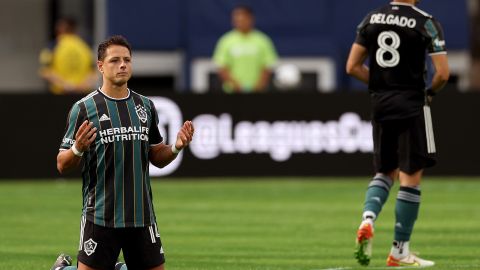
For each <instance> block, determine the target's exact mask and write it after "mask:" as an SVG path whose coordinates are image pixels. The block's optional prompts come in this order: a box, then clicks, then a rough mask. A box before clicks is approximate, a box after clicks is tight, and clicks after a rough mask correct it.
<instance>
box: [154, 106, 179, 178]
mask: <svg viewBox="0 0 480 270" xmlns="http://www.w3.org/2000/svg"><path fill="white" fill-rule="evenodd" d="M150 99H151V100H152V101H153V104H154V105H155V108H156V110H157V113H158V130H159V131H160V134H161V135H162V137H163V143H165V144H172V143H175V140H176V139H177V132H178V131H179V130H180V127H181V126H182V125H183V116H182V111H180V108H179V107H178V106H177V104H176V103H175V102H173V101H172V100H170V99H168V98H164V97H150ZM182 157H183V151H182V152H180V153H179V154H178V156H177V158H176V159H174V160H173V161H172V162H171V163H170V164H168V165H167V166H166V167H165V168H163V169H159V168H157V167H155V166H153V165H151V164H150V175H152V176H162V175H169V174H171V173H173V172H174V171H175V170H176V169H177V168H178V167H179V166H180V163H181V162H182Z"/></svg>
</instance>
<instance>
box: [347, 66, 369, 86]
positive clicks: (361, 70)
mask: <svg viewBox="0 0 480 270" xmlns="http://www.w3.org/2000/svg"><path fill="white" fill-rule="evenodd" d="M347 73H348V74H349V75H351V76H353V77H355V78H356V79H357V80H360V81H362V82H363V83H365V84H368V81H369V78H370V71H369V69H368V67H367V66H365V65H356V66H353V67H352V68H351V69H348V70H347Z"/></svg>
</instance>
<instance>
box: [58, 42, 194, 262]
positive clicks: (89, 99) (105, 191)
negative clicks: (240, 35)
mask: <svg viewBox="0 0 480 270" xmlns="http://www.w3.org/2000/svg"><path fill="white" fill-rule="evenodd" d="M131 61H132V55H131V48H130V45H129V44H128V42H127V40H126V39H125V38H123V37H121V36H113V37H110V38H109V39H107V40H106V41H104V42H102V43H101V44H100V45H99V47H98V61H97V67H98V70H99V71H100V73H102V76H103V85H102V87H101V88H99V89H97V90H95V91H93V92H92V93H91V94H89V95H88V96H86V97H84V98H83V99H81V100H80V101H78V102H76V103H75V104H74V105H73V107H72V109H71V111H70V113H69V116H68V120H67V130H66V134H65V136H64V138H63V141H62V144H61V146H60V152H59V154H58V156H57V168H58V170H59V171H60V172H61V173H63V172H65V171H68V170H71V169H74V168H76V167H78V166H79V165H80V164H81V162H82V160H83V161H84V166H83V170H82V177H83V211H82V220H81V232H80V245H79V252H78V269H79V270H91V269H98V270H111V269H114V267H115V264H116V260H117V258H118V255H119V253H120V250H122V251H123V255H124V258H125V261H126V263H127V265H128V267H129V269H145V270H147V269H152V270H163V269H164V262H165V259H164V253H163V248H162V243H161V241H160V234H159V233H158V228H157V225H156V218H155V212H154V208H153V203H152V199H153V198H152V190H151V186H150V178H149V172H148V167H149V163H150V162H151V163H153V164H154V165H155V166H157V167H164V166H166V165H168V164H169V163H170V162H171V161H172V160H174V159H175V157H176V156H177V154H178V152H179V151H181V150H182V149H183V148H185V147H186V146H187V145H188V144H189V143H190V142H191V140H192V137H193V133H194V128H193V124H192V122H191V121H186V122H185V123H184V124H183V126H182V127H181V128H180V131H179V132H178V134H177V138H176V141H175V143H174V144H173V145H171V146H170V145H166V144H165V143H164V141H163V138H162V136H161V134H160V132H159V130H158V126H157V125H158V116H157V111H156V109H155V106H154V104H153V102H152V101H151V100H149V99H148V98H146V97H144V96H142V95H140V94H137V93H135V92H134V91H132V90H130V89H129V88H128V87H127V82H128V80H129V79H130V77H131V74H132V69H131ZM62 256H63V255H61V256H60V257H59V259H58V260H57V262H56V264H55V265H54V268H56V269H62V268H63V267H65V266H67V267H70V268H71V266H69V265H70V264H71V263H69V262H68V261H69V258H68V256H63V257H62ZM67 269H69V268H67Z"/></svg>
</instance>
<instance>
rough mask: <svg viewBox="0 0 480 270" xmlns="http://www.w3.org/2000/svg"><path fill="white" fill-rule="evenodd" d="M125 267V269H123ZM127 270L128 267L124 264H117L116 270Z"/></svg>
mask: <svg viewBox="0 0 480 270" xmlns="http://www.w3.org/2000/svg"><path fill="white" fill-rule="evenodd" d="M123 266H125V267H123ZM126 268H127V265H126V264H125V263H123V262H117V263H116V264H115V270H122V269H126Z"/></svg>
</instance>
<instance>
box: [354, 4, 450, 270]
mask: <svg viewBox="0 0 480 270" xmlns="http://www.w3.org/2000/svg"><path fill="white" fill-rule="evenodd" d="M417 3H418V1H415V0H398V1H394V2H391V3H390V4H388V5H386V6H384V7H380V8H378V9H375V10H373V11H372V12H370V13H369V14H368V15H367V16H366V17H365V18H364V20H363V21H362V22H361V23H360V25H359V26H358V31H357V38H356V40H355V43H354V44H353V46H352V49H351V51H350V55H349V58H348V61H347V67H346V70H347V73H348V74H350V75H352V76H354V77H355V78H357V79H359V80H360V81H362V82H364V83H366V84H368V86H369V91H370V94H371V98H372V106H373V110H372V111H373V112H372V113H373V119H372V125H373V139H374V164H375V170H376V175H375V176H374V177H373V179H372V181H371V182H370V184H369V186H368V189H367V192H366V198H365V204H364V211H363V218H362V223H361V225H360V227H359V229H358V232H357V239H356V241H357V251H356V252H355V256H356V258H357V260H358V261H359V263H360V264H362V265H368V263H369V262H370V258H371V248H372V246H371V244H372V239H373V229H374V221H375V220H376V218H377V217H378V215H379V213H380V211H381V209H382V206H383V205H384V203H385V202H386V200H387V197H388V194H389V191H390V188H391V187H392V185H393V181H394V179H396V178H397V177H398V179H399V181H400V190H399V192H398V194H397V200H396V206H395V215H396V221H395V235H394V241H393V246H392V248H391V252H390V254H389V256H388V258H387V265H388V266H431V265H434V262H432V261H428V260H424V259H421V258H419V257H418V256H416V255H415V254H413V253H412V252H410V249H409V243H410V236H411V234H412V230H413V227H414V223H415V220H416V219H417V215H418V210H419V206H420V195H421V192H420V180H421V177H422V173H423V170H424V168H427V167H431V166H433V165H434V164H435V158H434V154H435V152H436V149H435V142H434V138H433V130H432V121H431V114H430V106H429V104H430V101H431V99H432V97H433V96H434V95H435V94H436V93H437V91H438V90H440V89H441V88H442V87H443V86H444V85H445V84H446V82H447V80H448V77H449V68H448V60H447V55H446V49H445V40H444V37H443V31H442V28H441V26H440V24H439V22H438V21H437V20H435V19H434V18H433V17H432V16H431V15H429V14H427V13H426V12H424V11H422V10H420V9H418V8H417V7H416V6H415V5H416V4H417ZM427 53H428V54H429V55H430V57H431V59H432V62H433V66H434V68H435V74H434V76H433V79H432V82H431V86H430V87H428V88H427V87H426V82H425V73H426V72H425V70H426V68H425V61H426V54H427ZM367 58H368V59H369V66H368V67H367V66H366V65H365V64H364V62H365V60H366V59H367Z"/></svg>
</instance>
